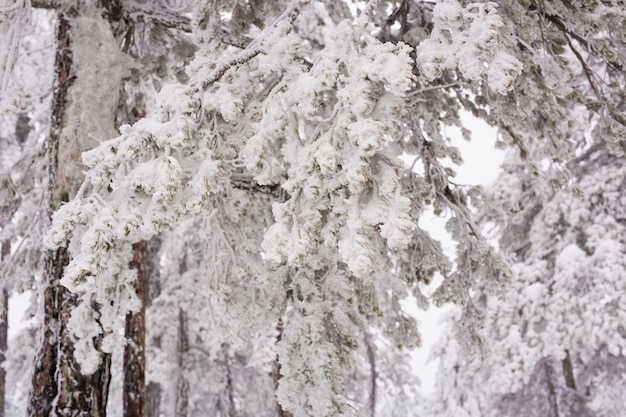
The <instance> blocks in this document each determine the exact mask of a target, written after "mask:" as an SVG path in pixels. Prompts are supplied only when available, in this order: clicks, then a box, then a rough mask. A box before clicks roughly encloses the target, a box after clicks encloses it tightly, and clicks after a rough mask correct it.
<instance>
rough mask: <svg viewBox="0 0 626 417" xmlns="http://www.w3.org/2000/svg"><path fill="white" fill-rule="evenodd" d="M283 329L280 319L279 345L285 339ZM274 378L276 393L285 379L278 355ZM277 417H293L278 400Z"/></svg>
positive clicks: (275, 362) (278, 327)
mask: <svg viewBox="0 0 626 417" xmlns="http://www.w3.org/2000/svg"><path fill="white" fill-rule="evenodd" d="M283 327H284V326H283V319H282V318H279V319H278V323H276V330H277V331H278V335H277V336H276V343H277V344H278V343H280V341H281V340H282V338H283ZM272 376H273V378H274V392H276V390H277V389H278V383H279V381H280V379H281V378H282V377H283V375H282V374H281V373H280V362H279V358H278V355H276V359H275V360H274V370H273V372H272ZM276 415H277V416H278V417H293V415H292V414H291V413H290V412H289V411H287V410H285V409H283V406H282V405H280V403H279V402H278V400H276Z"/></svg>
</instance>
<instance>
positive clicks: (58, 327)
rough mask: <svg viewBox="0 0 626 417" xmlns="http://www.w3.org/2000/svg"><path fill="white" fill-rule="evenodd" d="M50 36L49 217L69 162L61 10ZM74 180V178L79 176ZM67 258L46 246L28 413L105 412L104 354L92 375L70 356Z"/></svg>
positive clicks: (69, 78) (68, 49)
mask: <svg viewBox="0 0 626 417" xmlns="http://www.w3.org/2000/svg"><path fill="white" fill-rule="evenodd" d="M56 39H57V52H56V58H55V64H54V65H55V68H54V70H55V84H54V97H53V108H52V120H51V126H50V133H49V135H48V139H47V150H48V164H49V165H48V181H49V183H48V215H49V217H51V216H52V213H54V211H55V210H56V209H57V208H58V207H59V206H60V205H61V203H62V202H63V201H67V200H68V199H69V198H70V196H69V195H68V193H67V192H61V191H59V190H63V189H66V187H65V184H60V183H59V182H58V181H57V179H58V175H57V173H58V170H59V166H60V165H62V164H65V163H71V162H72V161H63V160H60V159H59V155H64V154H66V153H63V150H62V149H60V143H61V141H60V138H61V132H62V130H63V128H64V125H65V121H66V118H67V111H68V107H69V104H68V91H69V89H70V88H71V86H72V84H73V80H74V72H73V69H72V64H73V62H72V40H71V24H70V20H69V19H68V18H67V17H66V16H65V15H64V14H62V13H61V14H59V16H58V26H57V34H56ZM60 151H61V152H60ZM77 180H78V182H80V179H77ZM67 262H68V255H67V252H66V250H65V248H59V249H57V250H53V251H48V252H47V253H46V254H45V256H44V273H43V280H42V287H43V288H42V299H43V300H42V301H43V331H42V335H41V340H40V347H39V351H38V352H37V356H36V358H35V364H34V371H33V377H32V388H31V393H30V398H29V404H28V415H29V416H32V417H47V416H51V415H56V416H73V417H79V416H80V417H82V416H84V417H87V416H90V417H100V416H105V415H106V412H105V410H106V400H107V393H108V388H109V377H110V357H109V356H108V355H103V359H102V363H101V365H100V367H99V368H98V370H97V371H96V372H94V373H93V374H92V375H83V374H82V373H81V370H80V365H79V364H78V363H77V361H76V359H75V358H74V345H73V340H72V337H71V335H70V333H69V329H68V321H69V318H70V315H71V312H72V310H73V308H74V306H75V305H76V297H75V295H73V294H71V293H70V292H69V291H68V290H67V289H65V288H64V287H63V286H61V284H60V279H61V277H62V276H63V268H64V267H65V265H67ZM97 345H98V344H97V343H96V346H97Z"/></svg>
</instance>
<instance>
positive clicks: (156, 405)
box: [146, 382, 161, 417]
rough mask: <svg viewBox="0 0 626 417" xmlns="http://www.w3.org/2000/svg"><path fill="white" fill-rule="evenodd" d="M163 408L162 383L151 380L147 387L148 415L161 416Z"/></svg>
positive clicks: (148, 416) (152, 416)
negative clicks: (160, 412)
mask: <svg viewBox="0 0 626 417" xmlns="http://www.w3.org/2000/svg"><path fill="white" fill-rule="evenodd" d="M160 410H161V385H159V384H157V383H156V382H150V383H149V384H148V388H147V407H146V413H147V414H146V415H147V417H159V411H160Z"/></svg>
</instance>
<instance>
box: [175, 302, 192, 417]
mask: <svg viewBox="0 0 626 417" xmlns="http://www.w3.org/2000/svg"><path fill="white" fill-rule="evenodd" d="M177 351H178V352H177V354H178V380H177V381H176V400H175V401H176V402H175V417H187V414H188V409H189V382H188V381H187V378H185V375H184V373H183V371H184V365H185V361H184V359H185V355H186V353H187V352H188V351H189V336H188V335H187V319H186V318H185V313H184V312H183V309H182V308H180V309H178V347H177Z"/></svg>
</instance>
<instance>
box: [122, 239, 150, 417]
mask: <svg viewBox="0 0 626 417" xmlns="http://www.w3.org/2000/svg"><path fill="white" fill-rule="evenodd" d="M147 262H148V245H147V243H146V242H145V241H143V240H142V241H141V242H138V243H135V244H134V245H133V261H132V262H131V268H134V269H136V270H137V280H136V281H135V291H136V293H137V297H139V299H140V300H141V310H139V311H138V312H137V313H132V314H127V315H126V331H125V335H126V347H125V348H124V417H143V416H145V415H146V377H145V369H146V299H147V293H148V269H147Z"/></svg>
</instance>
